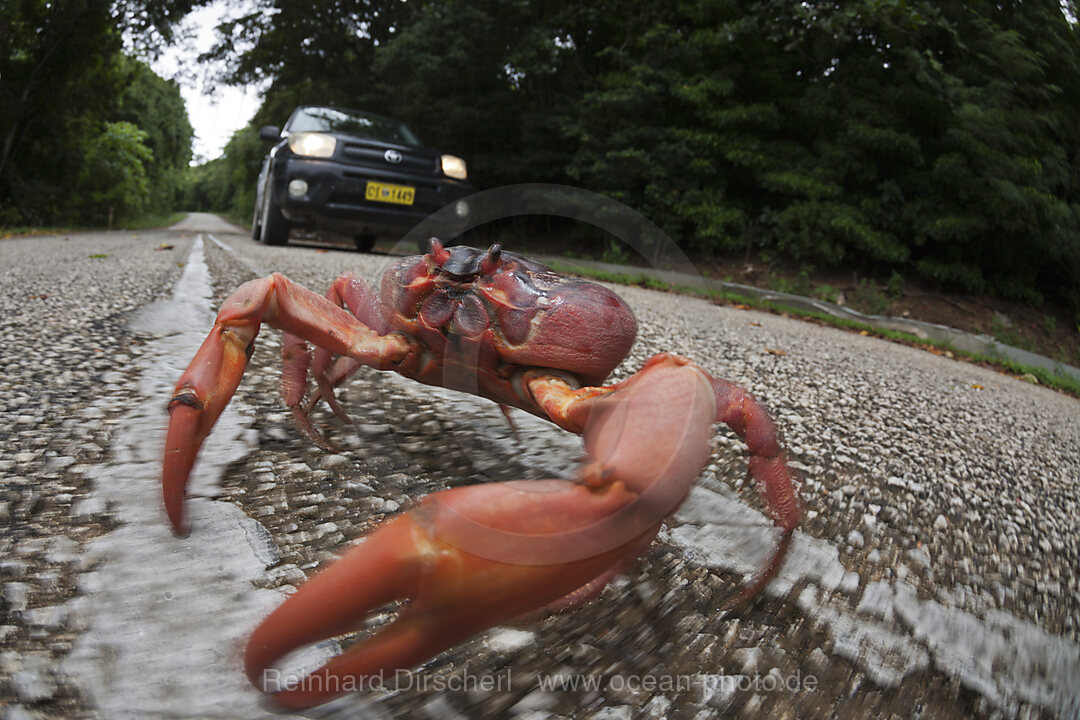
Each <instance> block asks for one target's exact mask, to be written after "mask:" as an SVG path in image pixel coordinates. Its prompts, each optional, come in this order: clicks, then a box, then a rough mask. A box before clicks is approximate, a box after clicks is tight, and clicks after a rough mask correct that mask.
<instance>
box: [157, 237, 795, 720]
mask: <svg viewBox="0 0 1080 720" xmlns="http://www.w3.org/2000/svg"><path fill="white" fill-rule="evenodd" d="M263 323H266V324H269V325H272V326H274V327H276V328H280V329H281V330H283V331H284V332H285V333H286V335H285V342H284V343H283V348H282V354H283V356H284V369H283V380H282V389H283V394H284V396H285V400H286V403H287V404H288V405H289V406H290V407H291V408H292V410H293V413H294V415H295V416H296V418H297V420H298V422H299V424H300V426H301V427H302V428H303V429H304V430H305V432H307V433H308V434H309V435H311V436H313V437H314V438H315V439H316V440H321V438H319V437H318V435H317V433H315V431H314V430H313V429H312V427H311V425H310V422H309V420H308V417H307V415H308V413H309V412H310V410H311V407H312V406H313V405H314V403H315V402H317V401H318V400H319V399H320V398H325V399H326V400H327V401H328V402H329V403H330V404H331V406H332V407H333V408H334V410H335V412H337V413H341V409H340V407H339V406H338V405H337V402H336V400H335V398H334V392H333V388H334V387H335V386H336V385H337V384H338V383H340V382H341V381H342V380H343V379H344V378H345V377H347V376H348V375H349V374H350V373H351V372H352V371H353V370H355V369H356V368H357V367H359V366H360V365H367V366H369V367H373V368H377V369H380V370H394V371H396V372H398V373H401V374H402V375H405V376H406V377H410V378H413V379H414V380H419V381H420V382H422V383H426V384H429V385H441V386H444V387H449V388H453V389H457V390H464V391H466V392H471V393H474V394H477V395H481V396H483V397H486V398H490V399H491V400H494V401H495V402H497V403H500V404H501V405H504V406H514V407H518V408H521V409H523V410H526V411H528V412H530V413H533V414H535V415H539V416H540V417H544V418H547V419H549V420H551V421H552V422H554V423H555V424H556V425H558V426H559V427H562V428H564V429H566V430H569V431H571V432H575V433H581V434H582V435H583V436H584V440H585V450H586V453H587V457H586V461H585V463H584V465H583V466H582V468H581V472H580V476H579V477H578V479H577V480H575V481H568V480H518V481H514V482H509V483H490V484H486V485H473V486H468V487H459V488H454V489H450V490H443V491H441V492H436V493H432V494H431V495H429V496H427V497H426V498H424V499H423V500H422V501H421V502H420V503H419V505H418V506H417V507H416V508H415V509H413V510H411V511H409V512H407V513H404V514H402V515H399V516H397V517H394V518H392V519H389V520H386V521H384V522H383V523H382V524H381V525H380V526H379V527H378V528H377V529H376V530H375V531H373V532H372V533H371V534H370V535H369V536H368V537H367V538H366V539H365V540H364V541H363V542H361V543H359V544H357V545H356V546H355V547H353V548H352V549H351V550H349V551H348V552H347V553H346V554H345V555H344V556H343V557H342V558H341V559H340V560H339V561H337V562H336V563H333V564H332V565H330V566H329V567H327V568H326V569H325V570H322V571H320V572H318V573H316V574H315V575H314V576H313V577H312V578H311V579H310V580H309V581H308V582H307V583H305V584H304V585H302V586H301V587H300V589H299V590H298V591H297V592H296V593H295V594H294V595H292V596H291V597H289V598H288V599H287V600H286V601H285V602H284V603H283V604H282V605H281V606H280V607H279V608H277V609H276V610H275V611H274V612H273V613H271V615H270V616H269V617H268V618H266V619H265V620H264V621H263V622H262V624H260V625H259V627H258V628H256V630H255V632H254V634H253V635H252V636H251V639H250V640H249V641H248V645H247V648H246V651H245V666H246V667H245V669H246V672H247V675H248V677H249V679H250V680H251V682H252V683H254V684H255V685H256V686H257V687H259V688H260V689H263V690H268V689H269V690H270V691H273V692H274V698H275V700H276V702H277V703H279V704H280V705H282V706H286V707H306V706H310V705H315V704H319V703H322V702H326V701H328V700H330V699H331V698H333V697H335V696H336V695H339V694H341V693H342V692H343V690H344V689H348V688H350V687H352V688H355V687H363V686H364V683H363V679H364V678H365V677H371V676H378V674H379V673H380V672H392V671H394V670H396V669H406V668H411V667H413V666H416V665H418V664H420V663H422V662H424V661H425V660H427V659H429V658H431V657H433V656H434V655H436V654H438V653H440V652H442V651H444V650H446V649H447V648H450V647H451V646H453V645H455V644H456V643H459V642H461V641H463V640H465V639H467V638H469V637H471V636H473V635H475V634H476V633H479V632H481V631H483V630H485V629H487V628H490V627H493V626H495V625H498V624H501V623H504V622H506V621H508V620H511V619H513V618H516V617H519V616H521V615H524V614H527V613H530V612H533V611H536V610H539V609H543V608H547V609H565V608H567V607H571V606H573V605H576V604H578V603H580V602H581V601H583V600H585V599H587V598H590V597H592V596H594V595H596V594H598V593H599V592H600V591H601V590H602V589H603V587H604V586H605V584H606V583H607V582H608V581H610V580H611V579H612V578H613V577H615V576H616V575H617V574H618V573H620V572H622V571H624V570H626V569H627V568H628V567H630V565H631V564H632V563H633V562H634V560H635V559H636V558H637V557H638V556H639V555H640V554H641V553H642V552H644V551H645V549H646V548H647V547H648V546H649V544H650V543H651V542H652V540H653V538H654V537H655V535H656V533H657V532H658V530H659V529H660V526H661V524H662V523H663V520H664V518H665V517H667V516H668V515H670V514H671V513H672V512H674V511H675V509H676V508H677V507H678V506H679V504H680V503H682V501H683V500H684V499H685V498H686V496H687V494H688V493H689V491H690V487H691V485H692V484H693V482H694V481H695V479H696V478H697V477H698V475H699V474H700V472H701V470H702V468H703V467H704V466H705V464H706V463H707V461H708V459H709V457H710V456H711V454H712V425H713V423H714V422H723V423H726V424H727V425H728V426H730V427H731V428H732V429H733V430H734V431H735V432H736V433H737V434H738V435H739V436H740V437H741V438H742V439H743V440H744V441H745V442H746V444H747V446H748V447H749V451H750V461H749V462H750V474H751V475H752V477H753V478H754V479H755V480H756V481H757V483H758V485H759V488H760V490H761V492H762V495H763V496H764V499H765V501H766V504H767V505H768V507H769V510H770V512H771V514H772V517H773V520H774V522H775V524H776V525H777V526H778V527H779V528H780V530H781V534H780V541H779V543H778V545H777V547H776V549H775V551H774V553H773V555H772V557H771V559H770V560H769V562H768V563H767V564H766V565H765V567H764V568H763V569H762V570H761V571H760V572H759V573H758V575H757V576H756V577H755V578H754V579H753V580H752V581H751V582H750V584H749V585H748V586H747V587H746V588H745V589H744V590H742V592H740V593H739V594H738V596H737V597H735V598H734V599H733V600H732V601H730V602H729V603H728V604H727V606H728V607H733V606H735V605H738V604H740V603H742V602H744V601H746V600H749V599H751V598H752V597H754V596H755V595H757V593H759V592H760V591H761V589H762V588H763V587H764V586H765V584H766V583H767V582H768V580H769V578H770V577H771V576H772V575H773V574H774V573H775V571H776V569H777V567H778V566H779V564H780V562H781V561H782V559H783V557H784V554H785V553H786V551H787V547H788V544H789V542H790V540H791V534H792V531H793V530H794V528H795V526H796V525H797V524H798V521H799V514H800V510H799V502H798V499H797V496H796V493H795V491H794V489H793V485H792V479H791V473H790V471H789V469H788V467H787V465H786V462H785V459H784V454H783V452H782V450H781V447H780V444H779V442H778V439H777V433H776V430H775V428H774V426H773V423H772V421H771V420H770V419H769V416H768V414H767V413H766V411H765V409H764V408H763V407H762V406H761V405H760V404H759V403H758V402H757V401H756V400H754V398H753V397H752V396H750V395H749V394H747V393H746V392H745V391H744V390H742V389H741V388H739V387H737V386H735V385H732V384H731V383H729V382H726V381H724V380H719V379H716V378H713V377H711V376H710V375H709V374H708V373H706V372H705V371H704V370H702V369H701V368H700V367H698V366H697V365H695V364H694V363H693V362H692V361H690V360H688V359H686V358H682V357H678V356H675V355H671V354H667V353H663V354H659V355H656V356H654V357H653V358H651V359H650V360H649V361H648V362H647V363H645V366H644V367H643V368H642V369H641V370H639V371H638V372H637V373H636V374H634V375H633V376H632V377H630V378H629V379H627V380H624V381H622V382H619V383H615V384H614V385H610V386H606V387H605V386H600V385H599V384H600V383H602V382H603V381H604V379H605V378H606V377H607V375H608V373H609V372H611V370H612V369H613V368H614V367H615V366H616V365H618V364H619V362H620V361H621V360H622V359H623V358H624V357H625V356H626V353H627V351H628V350H629V349H630V346H631V345H632V344H633V342H634V337H635V334H636V332H637V324H636V322H635V320H634V316H633V314H632V313H631V311H630V309H629V308H628V307H627V306H626V304H625V303H624V302H623V300H622V299H621V298H620V297H619V296H618V295H616V294H615V293H613V292H611V291H610V290H608V289H606V288H604V287H602V286H600V285H596V284H594V283H590V282H586V281H583V280H578V279H575V278H569V277H564V276H562V275H558V274H556V273H553V272H552V271H551V270H549V269H548V268H546V267H544V266H543V265H540V264H538V263H535V262H533V261H531V260H528V259H526V258H524V257H521V256H519V255H515V254H513V253H509V252H502V251H501V250H500V248H499V246H498V245H493V246H492V247H491V248H489V249H488V250H487V251H481V250H477V249H474V248H469V247H453V248H445V247H443V246H442V244H440V243H439V241H437V240H435V239H433V240H432V241H431V248H430V251H429V252H428V253H427V254H426V255H419V256H415V257H409V258H404V259H402V260H401V261H399V262H398V263H396V264H395V265H393V266H392V267H390V268H389V269H388V270H387V271H386V273H385V274H384V275H383V278H382V287H381V290H380V293H379V296H378V297H376V295H375V293H374V292H373V291H372V290H371V289H370V288H369V287H368V286H367V285H366V284H364V282H363V281H361V280H359V279H358V278H357V277H356V276H354V275H353V274H351V273H346V274H344V275H342V276H341V277H339V278H338V279H337V280H336V281H335V282H334V284H333V286H332V287H331V288H330V290H329V291H328V292H327V293H326V297H322V296H319V295H317V294H316V293H314V292H312V291H311V290H308V289H306V288H304V287H301V286H300V285H297V284H296V283H294V282H292V281H290V280H289V279H288V278H286V277H284V276H283V275H280V274H277V273H275V274H273V275H271V276H270V277H267V278H263V279H261V280H253V281H251V282H248V283H246V284H245V285H243V286H241V287H240V288H239V289H238V290H237V291H236V292H235V293H233V294H232V296H230V297H229V298H228V300H226V301H225V304H224V306H223V307H222V308H221V312H220V313H219V314H218V317H217V322H216V324H215V325H214V329H213V330H212V331H211V333H210V336H209V337H208V338H207V339H206V341H205V342H204V343H203V345H202V347H201V348H200V349H199V352H198V354H197V355H196V356H195V358H194V360H192V363H191V365H190V366H189V367H188V369H187V371H186V372H185V373H184V374H183V376H182V377H181V378H180V381H179V383H178V384H177V386H176V391H175V393H174V395H173V399H172V401H171V402H170V404H169V411H170V416H171V417H170V420H169V433H168V438H167V441H166V448H165V460H164V477H163V489H164V495H165V508H166V511H167V512H168V515H169V519H170V521H171V522H172V526H173V528H174V530H175V532H176V533H178V534H183V533H186V532H187V528H188V525H187V520H186V518H185V516H184V507H183V500H184V488H185V485H186V483H187V479H188V474H189V473H190V471H191V468H192V465H193V464H194V462H195V457H196V455H197V453H198V451H199V448H200V447H201V446H202V443H203V440H204V439H205V438H206V436H207V435H208V434H209V432H210V430H211V428H212V427H213V425H214V422H215V421H216V420H217V418H218V416H219V415H220V414H221V411H222V410H223V409H224V408H225V405H226V404H228V402H229V399H230V398H231V397H232V395H233V393H234V392H235V390H236V387H237V385H238V384H239V383H240V377H241V375H242V374H243V372H244V367H245V366H246V365H247V361H248V358H249V357H250V356H251V352H252V349H253V347H254V342H255V337H256V335H257V334H258V332H259V327H260V326H261V325H262V324H263ZM309 342H310V343H313V344H314V345H315V346H316V350H315V353H314V358H312V356H311V354H310V353H309V350H308V345H307V343H309ZM309 369H310V373H311V374H312V375H313V376H314V378H315V380H316V382H317V384H318V390H316V391H315V392H314V394H313V395H312V396H311V397H309V398H308V401H307V402H306V403H305V402H304V395H305V392H306V386H307V375H308V373H309ZM401 599H405V600H408V601H409V602H408V604H406V605H405V606H404V607H403V609H402V610H401V612H400V613H399V615H398V617H397V619H396V620H395V621H394V622H393V623H392V624H391V625H389V626H388V627H386V628H385V629H383V630H381V631H380V632H378V633H377V634H375V635H374V636H373V637H371V638H369V639H367V640H364V641H362V642H359V643H357V644H356V645H354V646H352V647H351V648H349V649H347V650H346V651H345V652H343V653H342V654H341V655H339V656H337V657H335V658H333V659H332V660H330V661H329V662H328V663H326V664H325V665H324V666H323V667H321V668H319V669H318V670H315V671H314V672H313V673H311V674H310V675H308V676H306V677H305V678H303V679H302V680H301V681H299V682H294V683H291V684H288V685H287V686H286V687H285V688H284V689H282V688H280V687H279V688H268V687H267V683H266V682H264V679H265V677H266V676H267V671H268V670H269V669H271V668H272V667H273V665H274V663H276V662H277V661H278V660H280V659H281V658H282V657H284V656H285V655H286V654H288V653H290V652H291V651H293V650H295V649H297V648H299V647H301V646H303V645H307V644H310V643H314V642H317V641H320V640H323V639H325V638H328V637H331V636H335V635H341V634H344V633H347V632H349V631H351V630H352V629H354V628H355V627H356V626H357V625H358V624H359V623H360V621H361V620H362V619H363V618H364V616H365V615H367V614H368V613H369V612H370V611H371V610H373V609H374V608H376V607H379V606H381V605H385V604H386V603H388V602H391V601H394V600H401Z"/></svg>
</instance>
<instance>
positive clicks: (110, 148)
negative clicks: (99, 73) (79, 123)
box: [78, 121, 154, 225]
mask: <svg viewBox="0 0 1080 720" xmlns="http://www.w3.org/2000/svg"><path fill="white" fill-rule="evenodd" d="M147 137H148V135H147V133H146V132H144V131H142V130H140V129H139V128H138V127H136V126H135V125H133V124H131V123H129V122H123V121H121V122H115V123H105V126H104V129H103V131H102V132H101V133H100V134H99V135H97V136H96V137H95V138H94V139H93V140H92V141H91V142H90V144H89V145H88V147H87V153H86V162H85V164H84V165H83V169H82V172H81V173H80V175H79V181H78V189H79V191H80V197H82V199H83V202H84V203H86V206H85V207H84V209H83V217H84V218H86V219H88V220H90V221H91V222H94V223H96V224H106V223H107V224H109V225H111V224H112V222H113V221H114V220H123V219H127V218H131V217H135V216H137V215H138V214H139V213H141V212H142V211H143V210H144V209H145V208H146V206H147V204H148V203H149V201H150V183H149V179H148V175H147V171H146V168H147V166H148V165H149V164H150V163H151V162H152V161H153V158H154V154H153V152H152V151H151V150H150V148H148V147H147V146H146V139H147Z"/></svg>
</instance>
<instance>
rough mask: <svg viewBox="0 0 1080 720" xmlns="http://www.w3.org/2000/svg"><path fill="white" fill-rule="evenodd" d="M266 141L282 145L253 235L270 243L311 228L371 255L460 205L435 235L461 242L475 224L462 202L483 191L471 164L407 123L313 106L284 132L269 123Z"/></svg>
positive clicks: (272, 159) (258, 201)
mask: <svg viewBox="0 0 1080 720" xmlns="http://www.w3.org/2000/svg"><path fill="white" fill-rule="evenodd" d="M259 138H261V139H263V140H267V141H272V142H274V143H275V145H274V147H273V148H271V150H270V152H269V153H268V154H267V156H266V159H265V160H263V166H262V172H260V173H259V184H258V187H257V188H256V190H255V214H254V217H253V218H252V222H251V235H252V237H254V238H255V239H256V240H261V241H262V242H264V243H266V244H267V245H283V244H285V243H286V242H288V240H289V233H290V231H291V230H292V229H293V228H301V229H304V230H323V231H328V232H332V233H336V234H341V235H348V236H351V237H352V238H353V239H354V241H355V242H356V247H357V248H358V249H360V250H364V251H367V250H370V249H371V247H372V246H373V245H374V244H375V241H376V239H378V238H379V237H395V238H398V237H401V236H402V235H404V234H405V233H406V232H407V231H408V230H409V229H410V228H412V227H413V226H414V225H416V224H417V223H418V222H420V221H421V220H423V219H424V218H426V217H427V216H428V215H430V214H431V213H433V212H434V211H436V210H438V209H440V208H443V207H445V206H447V205H450V204H451V203H454V206H453V212H451V213H449V216H450V217H451V218H452V220H450V221H448V222H447V223H446V227H439V228H435V229H434V232H433V233H432V234H435V235H438V236H439V237H441V238H451V237H453V236H454V235H457V234H458V233H460V232H461V231H462V230H463V229H464V227H465V225H466V223H467V222H468V219H469V212H470V207H469V203H468V202H467V201H465V200H462V198H464V197H465V196H467V195H469V194H471V193H472V192H473V187H472V185H470V184H469V182H468V181H467V180H466V177H467V175H466V168H465V161H464V160H462V159H461V158H459V157H456V156H454V155H444V154H442V153H440V152H438V151H436V150H432V149H430V148H426V147H424V146H423V145H422V144H421V143H420V140H419V139H418V138H417V137H416V135H415V134H414V133H413V131H412V130H410V129H409V128H408V127H407V126H406V125H405V124H404V123H401V122H399V121H397V120H392V119H390V118H388V117H383V116H381V115H375V114H373V113H367V112H359V111H357V110H344V109H341V108H332V107H321V106H315V105H305V106H301V107H298V108H296V109H295V110H293V113H292V115H291V116H290V117H289V121H288V122H287V123H285V128H284V129H283V130H279V129H278V128H276V127H273V126H270V125H267V126H266V127H264V128H262V129H261V130H259ZM423 250H424V251H425V252H426V248H423Z"/></svg>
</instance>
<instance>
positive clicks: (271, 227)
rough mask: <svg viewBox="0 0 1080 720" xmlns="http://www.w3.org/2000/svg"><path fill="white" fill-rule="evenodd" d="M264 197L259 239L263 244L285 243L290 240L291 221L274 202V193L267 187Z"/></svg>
mask: <svg viewBox="0 0 1080 720" xmlns="http://www.w3.org/2000/svg"><path fill="white" fill-rule="evenodd" d="M264 196H265V197H264V199H263V213H262V223H260V225H261V226H262V227H261V232H260V233H259V240H260V241H261V242H262V244H263V245H284V244H285V243H287V242H289V221H288V220H286V219H285V216H284V215H282V214H281V208H279V207H278V204H277V203H276V202H274V193H273V192H271V191H270V188H267V189H266V192H265V193H264Z"/></svg>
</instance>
